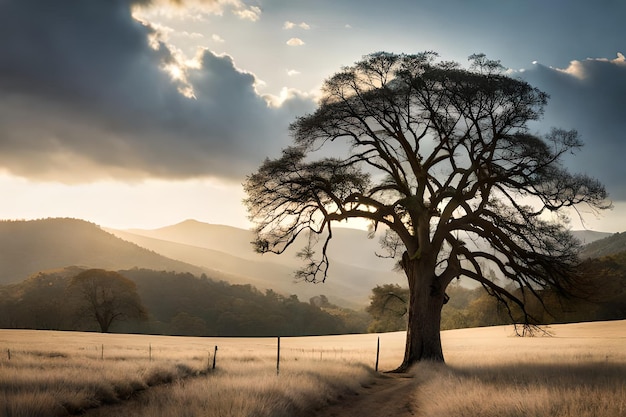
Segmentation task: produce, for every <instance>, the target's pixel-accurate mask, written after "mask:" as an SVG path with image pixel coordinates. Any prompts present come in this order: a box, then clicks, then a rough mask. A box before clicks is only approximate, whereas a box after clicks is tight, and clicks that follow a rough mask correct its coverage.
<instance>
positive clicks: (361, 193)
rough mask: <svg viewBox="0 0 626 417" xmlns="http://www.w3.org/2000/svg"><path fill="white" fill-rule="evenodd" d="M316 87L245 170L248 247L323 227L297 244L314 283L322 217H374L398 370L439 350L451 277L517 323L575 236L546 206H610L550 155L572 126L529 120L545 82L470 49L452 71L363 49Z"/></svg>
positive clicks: (563, 268) (328, 224) (432, 61)
mask: <svg viewBox="0 0 626 417" xmlns="http://www.w3.org/2000/svg"><path fill="white" fill-rule="evenodd" d="M322 91H323V97H322V98H321V101H320V103H319V106H318V108H317V110H316V111H315V112H314V113H312V114H308V115H305V116H303V117H300V118H298V119H297V120H296V121H295V122H293V123H292V124H291V126H290V132H291V134H292V137H293V140H294V145H293V146H291V147H288V148H286V149H284V150H283V152H282V156H280V157H279V158H277V159H267V160H265V162H264V163H263V164H262V165H261V167H260V168H259V169H258V171H257V172H256V173H254V174H252V175H250V176H248V178H247V179H246V182H245V184H244V188H245V191H246V193H247V198H246V200H245V203H246V205H247V207H248V210H249V214H250V218H251V219H252V220H253V221H254V222H255V223H256V234H257V237H258V238H257V240H256V242H255V247H256V250H257V251H259V252H262V253H265V252H274V253H283V252H284V251H285V250H286V249H287V248H288V247H289V246H290V245H292V244H293V243H294V242H296V239H297V238H298V236H300V235H302V234H305V235H308V236H309V241H311V238H310V237H311V236H314V237H318V238H320V237H323V239H321V240H320V242H319V244H318V246H317V248H318V249H317V250H314V248H313V247H312V245H309V246H307V247H306V248H305V249H304V250H303V251H301V252H300V255H301V256H302V257H303V258H304V259H305V260H306V262H305V264H304V267H303V268H302V269H301V270H300V271H298V272H297V276H298V277H300V278H302V279H305V280H308V281H320V280H321V281H323V280H325V279H326V277H327V274H328V271H329V269H328V267H329V259H328V255H327V253H328V249H329V242H330V240H331V238H332V230H333V229H332V226H333V224H334V223H336V222H341V221H344V220H347V219H353V218H360V219H366V220H369V221H370V222H371V224H372V230H373V231H375V230H377V229H378V227H379V225H382V227H380V229H381V231H382V232H383V233H384V236H383V237H382V239H381V242H382V244H383V246H384V247H385V248H386V249H387V250H388V251H389V255H390V256H395V255H397V256H398V259H399V265H400V267H401V269H402V270H403V271H404V273H405V274H406V278H407V280H408V285H409V292H410V300H409V312H408V331H407V341H406V351H405V356H404V361H403V363H402V365H401V366H400V369H406V368H407V367H409V366H410V365H411V364H413V363H415V362H416V361H419V360H424V359H426V360H434V361H443V353H442V349H441V339H440V319H441V309H442V306H443V304H444V300H445V298H446V295H445V290H446V287H447V286H448V285H449V284H450V282H452V280H453V279H455V278H459V277H461V276H464V277H467V278H470V279H473V280H476V281H478V282H479V283H480V284H481V285H482V286H483V287H484V288H485V290H486V291H487V292H489V293H490V294H491V295H493V296H495V297H497V298H498V299H499V300H501V301H502V302H504V303H506V304H507V305H517V307H516V308H519V309H521V310H522V311H523V312H524V314H523V319H524V322H526V323H532V317H530V315H529V314H528V313H527V312H526V309H525V308H524V306H525V303H526V301H527V299H528V297H530V296H532V295H533V294H534V295H538V294H539V291H537V290H538V289H540V288H542V287H551V288H553V289H559V290H567V289H568V288H569V286H570V285H572V283H571V281H572V277H573V274H572V272H573V271H572V267H573V265H574V264H575V263H576V258H577V257H576V252H577V248H578V244H577V241H576V240H575V239H573V237H572V236H571V235H570V233H568V231H567V230H566V228H565V226H564V222H563V218H562V216H557V215H555V213H557V214H558V213H561V212H563V209H566V208H568V207H575V206H577V205H579V204H587V205H589V206H591V207H593V208H594V209H603V208H607V207H609V206H610V203H609V202H608V201H607V193H606V191H605V189H604V187H603V185H602V184H600V183H599V182H598V181H596V180H595V179H593V178H590V177H588V176H586V175H579V174H572V173H570V172H568V171H567V170H566V169H565V168H564V166H563V164H562V157H563V156H564V155H565V154H567V153H570V152H572V151H575V150H577V149H578V148H579V147H580V146H581V141H580V140H579V138H578V135H577V133H576V132H575V131H567V130H560V129H552V130H551V131H550V132H548V133H547V134H545V135H539V134H534V133H532V132H531V131H530V128H529V122H531V121H534V120H537V119H539V118H540V117H541V115H542V113H543V109H544V106H545V105H546V102H547V98H548V97H547V95H546V94H545V93H543V92H541V91H539V90H538V89H536V88H533V87H532V86H530V85H529V84H528V83H526V82H524V81H522V80H519V79H515V78H512V77H510V76H508V75H507V74H506V72H505V71H504V68H503V67H502V66H501V65H500V63H499V62H498V61H492V60H489V59H487V58H486V57H485V56H484V55H473V56H471V57H470V65H469V68H463V67H462V66H461V65H460V64H458V63H454V62H442V61H439V60H438V57H437V54H435V53H433V52H424V53H419V54H415V55H405V54H400V55H398V54H390V53H375V54H371V55H368V56H365V57H364V58H363V59H362V60H361V61H359V62H357V63H355V64H354V65H352V66H349V67H345V68H343V69H342V70H341V71H340V72H338V73H337V74H335V75H334V76H332V77H330V78H329V79H328V80H326V81H325V83H324V85H323V89H322ZM316 252H317V253H316ZM489 270H494V271H496V272H497V273H498V274H499V275H500V277H501V278H500V279H501V280H496V279H493V278H492V275H493V274H489V273H488V271H489ZM502 278H504V280H502ZM511 282H512V283H515V284H517V286H518V287H519V291H515V292H513V291H509V290H507V288H506V285H505V284H506V283H511Z"/></svg>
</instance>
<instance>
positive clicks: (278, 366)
mask: <svg viewBox="0 0 626 417" xmlns="http://www.w3.org/2000/svg"><path fill="white" fill-rule="evenodd" d="M279 373H280V336H278V346H277V349H276V375H278V374H279Z"/></svg>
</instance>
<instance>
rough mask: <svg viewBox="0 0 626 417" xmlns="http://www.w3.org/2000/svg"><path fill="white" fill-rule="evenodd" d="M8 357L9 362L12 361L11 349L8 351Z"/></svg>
mask: <svg viewBox="0 0 626 417" xmlns="http://www.w3.org/2000/svg"><path fill="white" fill-rule="evenodd" d="M7 356H8V358H9V360H11V349H7Z"/></svg>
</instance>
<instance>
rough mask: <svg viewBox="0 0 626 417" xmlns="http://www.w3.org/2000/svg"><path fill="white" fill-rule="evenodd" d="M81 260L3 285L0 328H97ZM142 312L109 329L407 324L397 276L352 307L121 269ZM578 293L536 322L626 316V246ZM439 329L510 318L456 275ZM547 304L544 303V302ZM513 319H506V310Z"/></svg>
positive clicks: (315, 330) (558, 299) (559, 299)
mask: <svg viewBox="0 0 626 417" xmlns="http://www.w3.org/2000/svg"><path fill="white" fill-rule="evenodd" d="M83 270H84V268H79V267H68V268H62V269H58V270H52V271H46V272H40V273H38V274H35V275H33V276H31V277H30V278H28V279H26V280H24V281H22V282H20V283H17V284H10V285H5V286H0V328H28V329H46V330H86V331H98V330H99V328H98V324H97V322H96V321H94V320H93V319H92V318H90V317H88V316H87V315H85V314H84V312H83V311H80V309H79V308H78V306H77V304H76V298H75V297H72V296H69V295H68V288H69V287H70V282H71V280H72V279H73V278H74V277H76V276H77V275H78V274H80V273H81V272H82V271H83ZM118 272H119V274H120V275H121V276H123V277H125V278H127V279H128V280H130V281H132V282H133V286H134V288H136V292H137V295H138V297H139V300H140V303H141V304H142V308H143V309H144V310H145V313H146V314H145V316H144V317H142V318H141V319H129V320H124V321H122V320H119V321H117V322H116V323H114V324H113V325H112V327H111V331H114V332H120V333H125V332H127V333H146V334H166V335H189V336H303V335H326V334H344V333H364V332H367V331H369V332H384V331H395V330H404V329H405V328H406V301H407V299H408V298H407V297H408V295H407V290H406V289H405V288H403V287H402V286H400V285H398V284H385V285H380V286H377V287H375V288H373V289H372V295H371V297H370V305H369V306H368V307H367V308H366V309H365V310H364V311H355V310H351V309H347V308H342V307H339V306H336V305H333V304H331V303H330V302H329V301H328V298H327V297H326V296H324V295H322V294H320V295H319V296H316V297H312V298H311V299H309V300H307V301H301V300H299V299H298V297H297V296H295V295H289V296H287V295H283V294H279V293H277V292H275V291H272V290H266V291H265V292H261V291H259V290H258V289H256V288H255V287H253V286H251V285H232V284H229V283H226V282H224V281H217V280H213V279H211V278H209V277H207V276H206V275H204V274H203V275H201V276H199V277H198V276H195V275H193V274H191V273H177V272H171V271H170V272H167V271H154V270H149V269H139V268H133V269H127V270H120V271H118ZM580 272H581V277H582V279H581V281H580V285H579V287H578V288H577V291H576V292H575V294H574V296H570V297H563V296H560V295H559V294H557V293H556V292H551V291H550V290H547V291H545V292H544V293H542V294H541V295H542V296H543V300H544V304H543V305H542V304H541V303H540V302H539V301H538V300H537V301H536V302H534V303H530V312H531V314H532V315H533V317H535V318H536V319H537V323H539V324H553V323H567V322H579V321H594V320H611V319H624V318H626V252H620V253H618V254H614V255H610V256H605V257H602V258H597V259H596V258H594V259H588V260H586V261H584V262H583V263H582V264H581V267H580ZM446 292H447V294H448V296H449V301H448V303H447V304H446V305H445V306H444V308H443V312H442V323H441V324H442V329H444V330H445V329H454V328H464V327H480V326H491V325H499V324H509V323H512V322H513V321H514V319H515V315H516V312H515V311H511V312H509V311H507V310H506V309H505V308H504V307H503V306H502V305H501V304H500V303H498V301H497V299H495V298H493V297H491V296H489V295H488V294H487V293H486V292H485V291H484V289H483V288H473V289H470V288H466V287H464V286H462V285H460V284H458V283H455V284H452V285H451V286H450V287H448V289H447V290H446ZM544 307H545V309H544ZM511 316H512V317H513V318H512V317H511Z"/></svg>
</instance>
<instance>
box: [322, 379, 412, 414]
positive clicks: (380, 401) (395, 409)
mask: <svg viewBox="0 0 626 417" xmlns="http://www.w3.org/2000/svg"><path fill="white" fill-rule="evenodd" d="M415 389H416V381H415V379H414V378H413V375H411V374H381V375H380V376H379V377H378V378H377V379H376V380H375V381H374V383H373V384H372V385H370V386H367V387H363V388H361V389H360V390H359V392H357V393H355V394H352V395H346V396H343V397H342V398H340V399H339V400H337V402H336V403H334V404H331V405H329V406H327V407H324V408H322V409H320V410H317V411H316V412H315V413H314V414H313V415H312V417H322V416H323V417H367V416H376V417H387V416H389V417H392V416H393V417H409V416H415V415H417V414H416V413H415V412H414V408H415V407H414V404H415V402H414V398H413V396H414V394H415Z"/></svg>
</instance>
